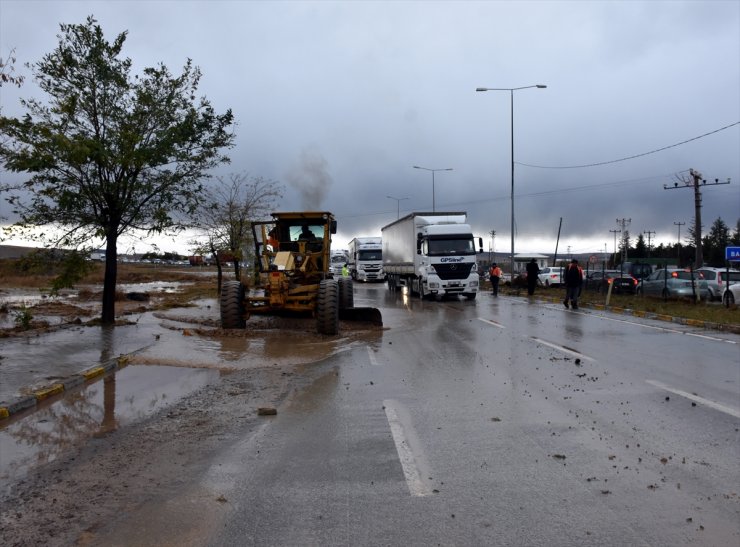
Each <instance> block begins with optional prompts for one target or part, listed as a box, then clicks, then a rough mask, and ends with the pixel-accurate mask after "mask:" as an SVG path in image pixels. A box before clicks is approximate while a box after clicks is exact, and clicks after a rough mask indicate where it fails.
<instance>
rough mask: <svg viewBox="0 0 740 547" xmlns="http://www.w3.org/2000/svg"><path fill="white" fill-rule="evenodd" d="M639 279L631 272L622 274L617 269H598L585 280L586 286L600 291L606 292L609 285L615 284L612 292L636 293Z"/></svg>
mask: <svg viewBox="0 0 740 547" xmlns="http://www.w3.org/2000/svg"><path fill="white" fill-rule="evenodd" d="M638 283H639V281H638V280H637V279H636V278H634V277H632V276H631V275H629V274H623V275H620V273H619V271H617V270H597V271H595V272H592V273H590V274H589V275H588V278H587V279H586V281H585V285H586V288H588V289H592V290H595V291H596V292H599V293H606V292H607V291H608V290H609V285H613V287H612V293H615V294H634V293H635V292H636V291H637V285H638Z"/></svg>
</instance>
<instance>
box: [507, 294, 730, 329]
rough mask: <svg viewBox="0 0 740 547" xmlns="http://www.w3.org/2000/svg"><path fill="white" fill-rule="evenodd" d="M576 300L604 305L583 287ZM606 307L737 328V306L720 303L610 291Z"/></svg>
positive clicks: (601, 296)
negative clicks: (694, 301) (695, 301)
mask: <svg viewBox="0 0 740 547" xmlns="http://www.w3.org/2000/svg"><path fill="white" fill-rule="evenodd" d="M502 293H504V294H506V293H508V294H515V293H516V289H511V288H509V287H505V288H504V289H503V291H502ZM519 294H520V295H521V294H524V295H526V294H527V290H526V289H520V290H519ZM537 295H540V296H543V295H544V296H548V297H551V298H554V299H558V300H562V299H563V298H564V297H565V289H564V288H558V287H537V289H536V291H535V296H537ZM579 302H580V303H581V304H582V305H584V306H588V305H591V306H598V305H600V306H604V305H605V304H606V295H605V294H599V293H597V292H595V291H588V290H584V291H583V292H582V293H581V297H580V299H579ZM609 307H610V308H622V309H627V310H632V311H633V312H644V313H654V314H658V315H667V316H673V317H683V318H686V319H692V320H697V321H706V322H709V323H717V324H719V325H727V326H734V327H736V328H737V327H740V308H738V306H737V305H732V306H730V307H729V308H727V307H725V306H724V305H723V304H721V303H720V302H697V303H693V302H691V301H690V300H689V299H670V300H667V301H663V299H662V298H656V297H652V296H639V295H631V294H612V295H611V298H610V299H609Z"/></svg>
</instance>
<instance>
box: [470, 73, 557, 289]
mask: <svg viewBox="0 0 740 547" xmlns="http://www.w3.org/2000/svg"><path fill="white" fill-rule="evenodd" d="M546 87H547V86H546V85H542V84H537V85H525V86H524V87H478V88H476V91H508V92H509V93H510V95H511V281H512V282H513V281H514V92H515V91H519V90H521V89H531V88H537V89H545V88H546Z"/></svg>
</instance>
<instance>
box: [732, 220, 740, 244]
mask: <svg viewBox="0 0 740 547" xmlns="http://www.w3.org/2000/svg"><path fill="white" fill-rule="evenodd" d="M730 245H732V246H734V247H737V246H738V245H740V218H739V219H737V221H736V222H735V231H734V232H733V233H732V236H730Z"/></svg>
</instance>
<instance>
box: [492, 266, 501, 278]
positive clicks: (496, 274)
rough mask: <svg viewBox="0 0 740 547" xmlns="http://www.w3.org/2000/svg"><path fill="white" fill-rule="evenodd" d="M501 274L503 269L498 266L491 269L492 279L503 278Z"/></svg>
mask: <svg viewBox="0 0 740 547" xmlns="http://www.w3.org/2000/svg"><path fill="white" fill-rule="evenodd" d="M501 273H502V272H501V268H499V267H498V266H496V267H495V268H491V277H501Z"/></svg>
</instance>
